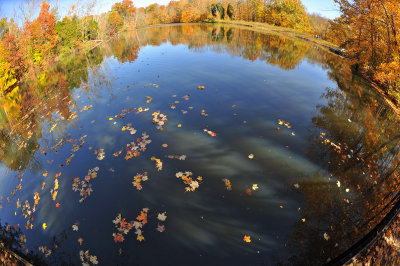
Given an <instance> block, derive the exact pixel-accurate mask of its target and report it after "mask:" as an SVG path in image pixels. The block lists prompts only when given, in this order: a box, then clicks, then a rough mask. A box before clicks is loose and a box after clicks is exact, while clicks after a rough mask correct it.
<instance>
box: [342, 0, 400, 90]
mask: <svg viewBox="0 0 400 266" xmlns="http://www.w3.org/2000/svg"><path fill="white" fill-rule="evenodd" d="M335 2H336V3H337V4H338V5H339V7H340V11H341V13H342V15H341V21H342V23H343V24H344V25H346V27H347V30H348V31H349V33H348V35H347V38H346V40H345V42H344V43H343V47H344V48H346V50H347V54H348V55H349V57H351V58H352V59H353V62H354V65H355V66H356V67H357V68H358V69H361V70H362V71H364V72H366V73H367V74H369V75H370V76H372V77H374V78H375V79H376V80H378V81H380V82H381V83H382V84H384V85H385V87H386V88H387V89H392V92H393V93H394V94H395V95H396V96H397V97H398V98H400V94H399V93H398V91H399V86H400V46H399V44H400V36H399V32H398V31H399V29H400V5H399V1H398V0H375V1H371V0H358V1H350V0H335Z"/></svg>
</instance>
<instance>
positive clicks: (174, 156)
mask: <svg viewBox="0 0 400 266" xmlns="http://www.w3.org/2000/svg"><path fill="white" fill-rule="evenodd" d="M167 157H168V158H169V159H177V160H180V161H184V160H186V157H187V156H186V155H184V154H183V155H168V156H167Z"/></svg>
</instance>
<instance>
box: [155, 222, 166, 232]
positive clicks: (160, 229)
mask: <svg viewBox="0 0 400 266" xmlns="http://www.w3.org/2000/svg"><path fill="white" fill-rule="evenodd" d="M156 230H157V231H158V232H160V233H162V232H164V231H165V226H164V225H160V224H159V225H157V228H156Z"/></svg>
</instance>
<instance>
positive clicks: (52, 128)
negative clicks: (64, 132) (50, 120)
mask: <svg viewBox="0 0 400 266" xmlns="http://www.w3.org/2000/svg"><path fill="white" fill-rule="evenodd" d="M56 126H57V123H55V124H54V125H53V126H52V127H51V128H50V133H51V132H52V131H53V130H54V128H55V127H56Z"/></svg>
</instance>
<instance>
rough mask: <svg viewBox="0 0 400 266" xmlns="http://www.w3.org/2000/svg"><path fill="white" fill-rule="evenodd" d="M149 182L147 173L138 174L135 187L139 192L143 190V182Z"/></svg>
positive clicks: (135, 177) (134, 180) (135, 178)
mask: <svg viewBox="0 0 400 266" xmlns="http://www.w3.org/2000/svg"><path fill="white" fill-rule="evenodd" d="M147 180H148V176H147V172H144V173H142V174H140V173H138V174H136V175H135V176H134V177H133V182H132V184H133V186H134V187H136V188H137V190H142V188H143V187H142V181H143V182H144V181H147Z"/></svg>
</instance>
